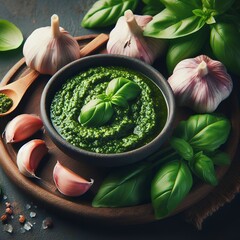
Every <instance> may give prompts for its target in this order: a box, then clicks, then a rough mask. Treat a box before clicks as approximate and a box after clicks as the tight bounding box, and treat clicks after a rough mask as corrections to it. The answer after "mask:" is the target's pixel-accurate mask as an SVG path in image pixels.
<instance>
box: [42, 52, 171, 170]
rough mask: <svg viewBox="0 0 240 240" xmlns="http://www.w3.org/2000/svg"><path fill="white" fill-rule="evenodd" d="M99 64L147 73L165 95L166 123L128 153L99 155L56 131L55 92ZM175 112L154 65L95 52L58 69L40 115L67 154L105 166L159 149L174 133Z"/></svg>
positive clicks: (166, 88) (47, 91) (167, 88)
mask: <svg viewBox="0 0 240 240" xmlns="http://www.w3.org/2000/svg"><path fill="white" fill-rule="evenodd" d="M97 66H120V67H125V68H128V69H132V70H134V71H137V72H140V73H141V74H143V75H145V76H147V77H148V78H149V79H151V80H152V81H153V82H155V83H156V85H158V87H159V88H160V90H161V91H162V94H163V96H164V98H165V101H166V104H167V108H168V113H167V120H166V123H165V126H164V127H163V129H162V131H161V132H160V133H159V134H158V135H157V136H156V137H155V138H154V139H153V140H152V141H151V142H149V143H147V144H146V145H144V146H142V147H139V148H137V149H134V150H131V151H128V152H123V153H116V154H100V153H94V152H90V151H87V150H84V149H81V148H78V147H75V146H73V145H71V144H70V143H68V142H67V141H66V140H65V139H63V138H62V137H61V135H59V133H58V132H57V131H56V129H55V128H54V126H53V124H52V122H51V118H50V105H51V103H52V100H53V97H54V95H55V93H56V92H57V91H58V90H59V89H60V88H61V86H62V84H63V83H64V82H65V81H66V80H67V79H69V78H71V77H73V76H75V75H77V74H78V73H80V72H81V71H84V70H86V69H88V68H90V67H91V68H92V67H97ZM174 112H175V101H174V96H173V93H172V90H171V88H170V86H169V84H168V83H167V81H166V79H164V77H163V76H162V75H161V74H160V73H159V72H158V71H157V70H155V69H154V68H153V67H152V66H150V65H148V64H146V63H144V62H142V61H140V60H137V59H133V58H129V57H124V56H119V55H107V54H100V55H93V56H90V57H84V58H82V59H79V60H77V61H74V62H72V63H70V64H68V65H67V66H65V67H63V68H62V69H61V70H59V71H58V72H57V73H56V74H55V75H54V76H52V78H51V79H50V80H49V82H48V83H47V85H46V87H45V88H44V91H43V93H42V97H41V117H42V120H43V123H44V126H45V128H46V131H47V133H48V134H49V136H50V138H51V139H52V141H53V142H54V143H55V144H56V146H57V147H59V148H60V149H61V150H62V151H63V152H64V153H66V154H67V155H69V156H71V157H72V158H74V159H76V160H83V161H86V162H87V163H89V164H94V165H98V166H106V167H116V166H123V165H127V164H131V163H134V162H138V161H141V160H143V159H144V158H146V157H147V156H149V155H150V154H152V153H154V152H155V151H157V150H158V149H159V148H160V146H161V145H162V144H163V143H164V142H165V141H166V140H167V138H168V137H169V135H170V134H171V131H172V128H173V120H174Z"/></svg>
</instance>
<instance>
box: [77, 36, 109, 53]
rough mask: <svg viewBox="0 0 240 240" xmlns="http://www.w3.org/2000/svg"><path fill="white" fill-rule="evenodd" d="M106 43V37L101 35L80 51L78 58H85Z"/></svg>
mask: <svg viewBox="0 0 240 240" xmlns="http://www.w3.org/2000/svg"><path fill="white" fill-rule="evenodd" d="M107 41H108V35H107V34H104V33H101V34H99V35H98V36H97V37H96V38H94V39H93V40H92V41H91V42H90V43H88V44H87V45H86V46H84V47H83V48H82V49H81V50H80V57H85V56H88V55H90V54H91V53H93V52H94V51H96V50H97V49H98V48H100V47H101V46H103V45H104V44H105V43H106V42H107Z"/></svg>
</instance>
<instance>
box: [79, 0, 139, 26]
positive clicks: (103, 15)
mask: <svg viewBox="0 0 240 240" xmlns="http://www.w3.org/2000/svg"><path fill="white" fill-rule="evenodd" d="M137 3H138V1H137V0H99V1H97V2H96V3H94V4H93V6H92V7H91V9H90V10H89V11H88V12H87V13H86V15H85V16H84V18H83V20H82V23H81V25H82V27H86V28H93V27H106V26H110V25H113V24H115V23H116V22H117V20H118V18H119V17H120V16H122V15H123V14H124V12H125V11H126V10H127V9H131V10H132V11H134V10H135V8H136V6H137Z"/></svg>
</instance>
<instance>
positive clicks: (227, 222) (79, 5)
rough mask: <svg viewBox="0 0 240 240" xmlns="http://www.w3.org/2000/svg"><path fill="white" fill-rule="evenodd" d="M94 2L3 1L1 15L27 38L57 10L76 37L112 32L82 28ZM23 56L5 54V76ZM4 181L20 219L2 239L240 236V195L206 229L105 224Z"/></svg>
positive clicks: (0, 65)
mask: <svg viewBox="0 0 240 240" xmlns="http://www.w3.org/2000/svg"><path fill="white" fill-rule="evenodd" d="M94 2H95V1H94V0H0V19H7V20H9V21H11V22H13V23H14V24H16V25H17V26H18V27H19V28H20V29H21V31H22V33H23V35H24V39H26V38H27V37H28V36H29V35H30V34H31V32H32V31H33V30H35V29H36V28H38V27H43V26H47V25H50V17H51V15H52V14H54V13H56V14H58V15H59V18H60V25H61V26H62V27H64V28H65V29H67V30H68V31H69V32H70V33H71V34H72V35H73V36H79V35H86V34H90V33H99V32H101V31H104V32H106V31H107V30H106V29H104V30H87V29H83V28H82V27H81V26H80V22H81V19H82V18H83V16H84V14H85V13H86V11H87V10H88V9H89V8H90V6H91V5H92V4H93V3H94ZM22 57H23V55H22V47H20V48H19V49H17V50H14V51H9V52H0V79H2V78H3V77H4V75H5V74H6V73H7V72H8V70H9V69H10V68H11V67H12V66H13V65H14V64H15V63H16V62H17V61H18V60H20V59H21V58H22ZM0 124H1V123H0ZM0 154H1V153H0ZM0 184H1V186H2V188H3V189H4V192H5V194H6V196H7V197H8V199H7V200H8V201H9V202H11V203H13V204H14V206H15V207H14V211H15V214H14V216H15V218H14V219H12V220H11V221H10V223H11V224H12V225H13V228H14V230H13V233H12V234H9V233H7V232H4V231H3V228H4V225H1V224H0V240H5V239H17V240H21V239H26V240H27V239H34V240H44V239H52V240H55V239H56V240H65V239H69V240H77V239H78V240H80V239H88V240H95V239H98V240H101V239H102V240H112V239H114V240H118V239H119V240H122V239H127V240H128V239H136V240H141V239H144V240H145V239H148V240H152V239H162V240H171V239H179V240H180V239H185V240H188V239H195V240H198V239H219V240H221V239H224V240H225V239H228V240H232V239H236V240H237V239H240V230H239V226H240V225H239V224H240V197H239V196H237V197H236V198H235V199H234V200H233V201H232V202H231V203H229V204H226V205H225V206H224V207H223V208H221V209H220V210H219V211H218V212H217V213H215V214H214V215H213V216H210V217H209V218H208V219H207V220H206V221H205V222H204V224H203V229H202V230H201V231H198V230H196V228H195V227H194V226H193V225H191V224H189V223H186V222H185V220H184V216H183V215H182V214H180V215H177V216H174V217H171V218H169V219H166V220H162V221H159V222H155V223H152V224H146V225H141V226H127V227H120V226H116V227H107V226H106V227H102V226H97V225H90V224H88V225H86V224H83V223H81V222H77V221H76V220H74V219H69V218H66V217H65V216H63V215H62V214H61V212H58V213H56V212H54V210H52V209H49V208H48V206H44V205H39V203H38V202H33V199H31V198H30V197H28V196H27V195H25V194H24V193H23V192H22V191H21V190H20V189H19V188H18V187H17V186H15V185H14V184H13V183H11V181H10V180H9V179H8V178H7V177H6V175H5V173H4V172H3V170H2V169H1V167H0ZM5 201H6V200H4V201H2V203H0V214H2V213H3V212H4V210H5V206H4V202H5ZM26 204H31V205H32V208H31V209H30V210H27V209H26ZM34 205H36V206H37V207H36V206H34ZM30 211H33V212H36V214H37V215H36V217H35V218H30V217H29V213H30ZM18 212H21V213H24V214H25V215H26V217H27V218H28V220H29V221H30V222H31V223H33V228H32V229H31V230H30V231H27V232H25V233H24V234H23V233H21V232H20V228H21V226H20V224H19V223H18V220H17V218H18ZM46 217H51V218H52V219H53V223H54V227H53V228H52V229H48V230H43V229H42V227H41V224H42V221H43V219H45V218H46Z"/></svg>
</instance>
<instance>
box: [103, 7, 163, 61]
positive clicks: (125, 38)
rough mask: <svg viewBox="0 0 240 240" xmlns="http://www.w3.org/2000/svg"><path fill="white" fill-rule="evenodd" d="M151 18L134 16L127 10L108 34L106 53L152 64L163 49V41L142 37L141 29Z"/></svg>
mask: <svg viewBox="0 0 240 240" xmlns="http://www.w3.org/2000/svg"><path fill="white" fill-rule="evenodd" d="M151 20H152V16H148V15H144V16H140V15H134V14H133V13H132V11H131V10H127V11H125V13H124V16H122V17H120V18H119V19H118V21H117V23H116V26H115V27H114V29H113V30H112V31H111V32H110V35H109V40H108V43H107V52H108V53H110V54H120V55H125V56H129V57H133V58H138V59H141V60H143V61H144V62H146V63H149V64H152V63H153V62H154V60H155V59H156V58H157V57H158V56H159V55H160V53H161V52H162V51H163V49H164V47H165V42H164V40H160V39H156V38H150V37H145V36H143V29H144V27H145V26H146V25H147V23H148V22H150V21H151Z"/></svg>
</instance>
